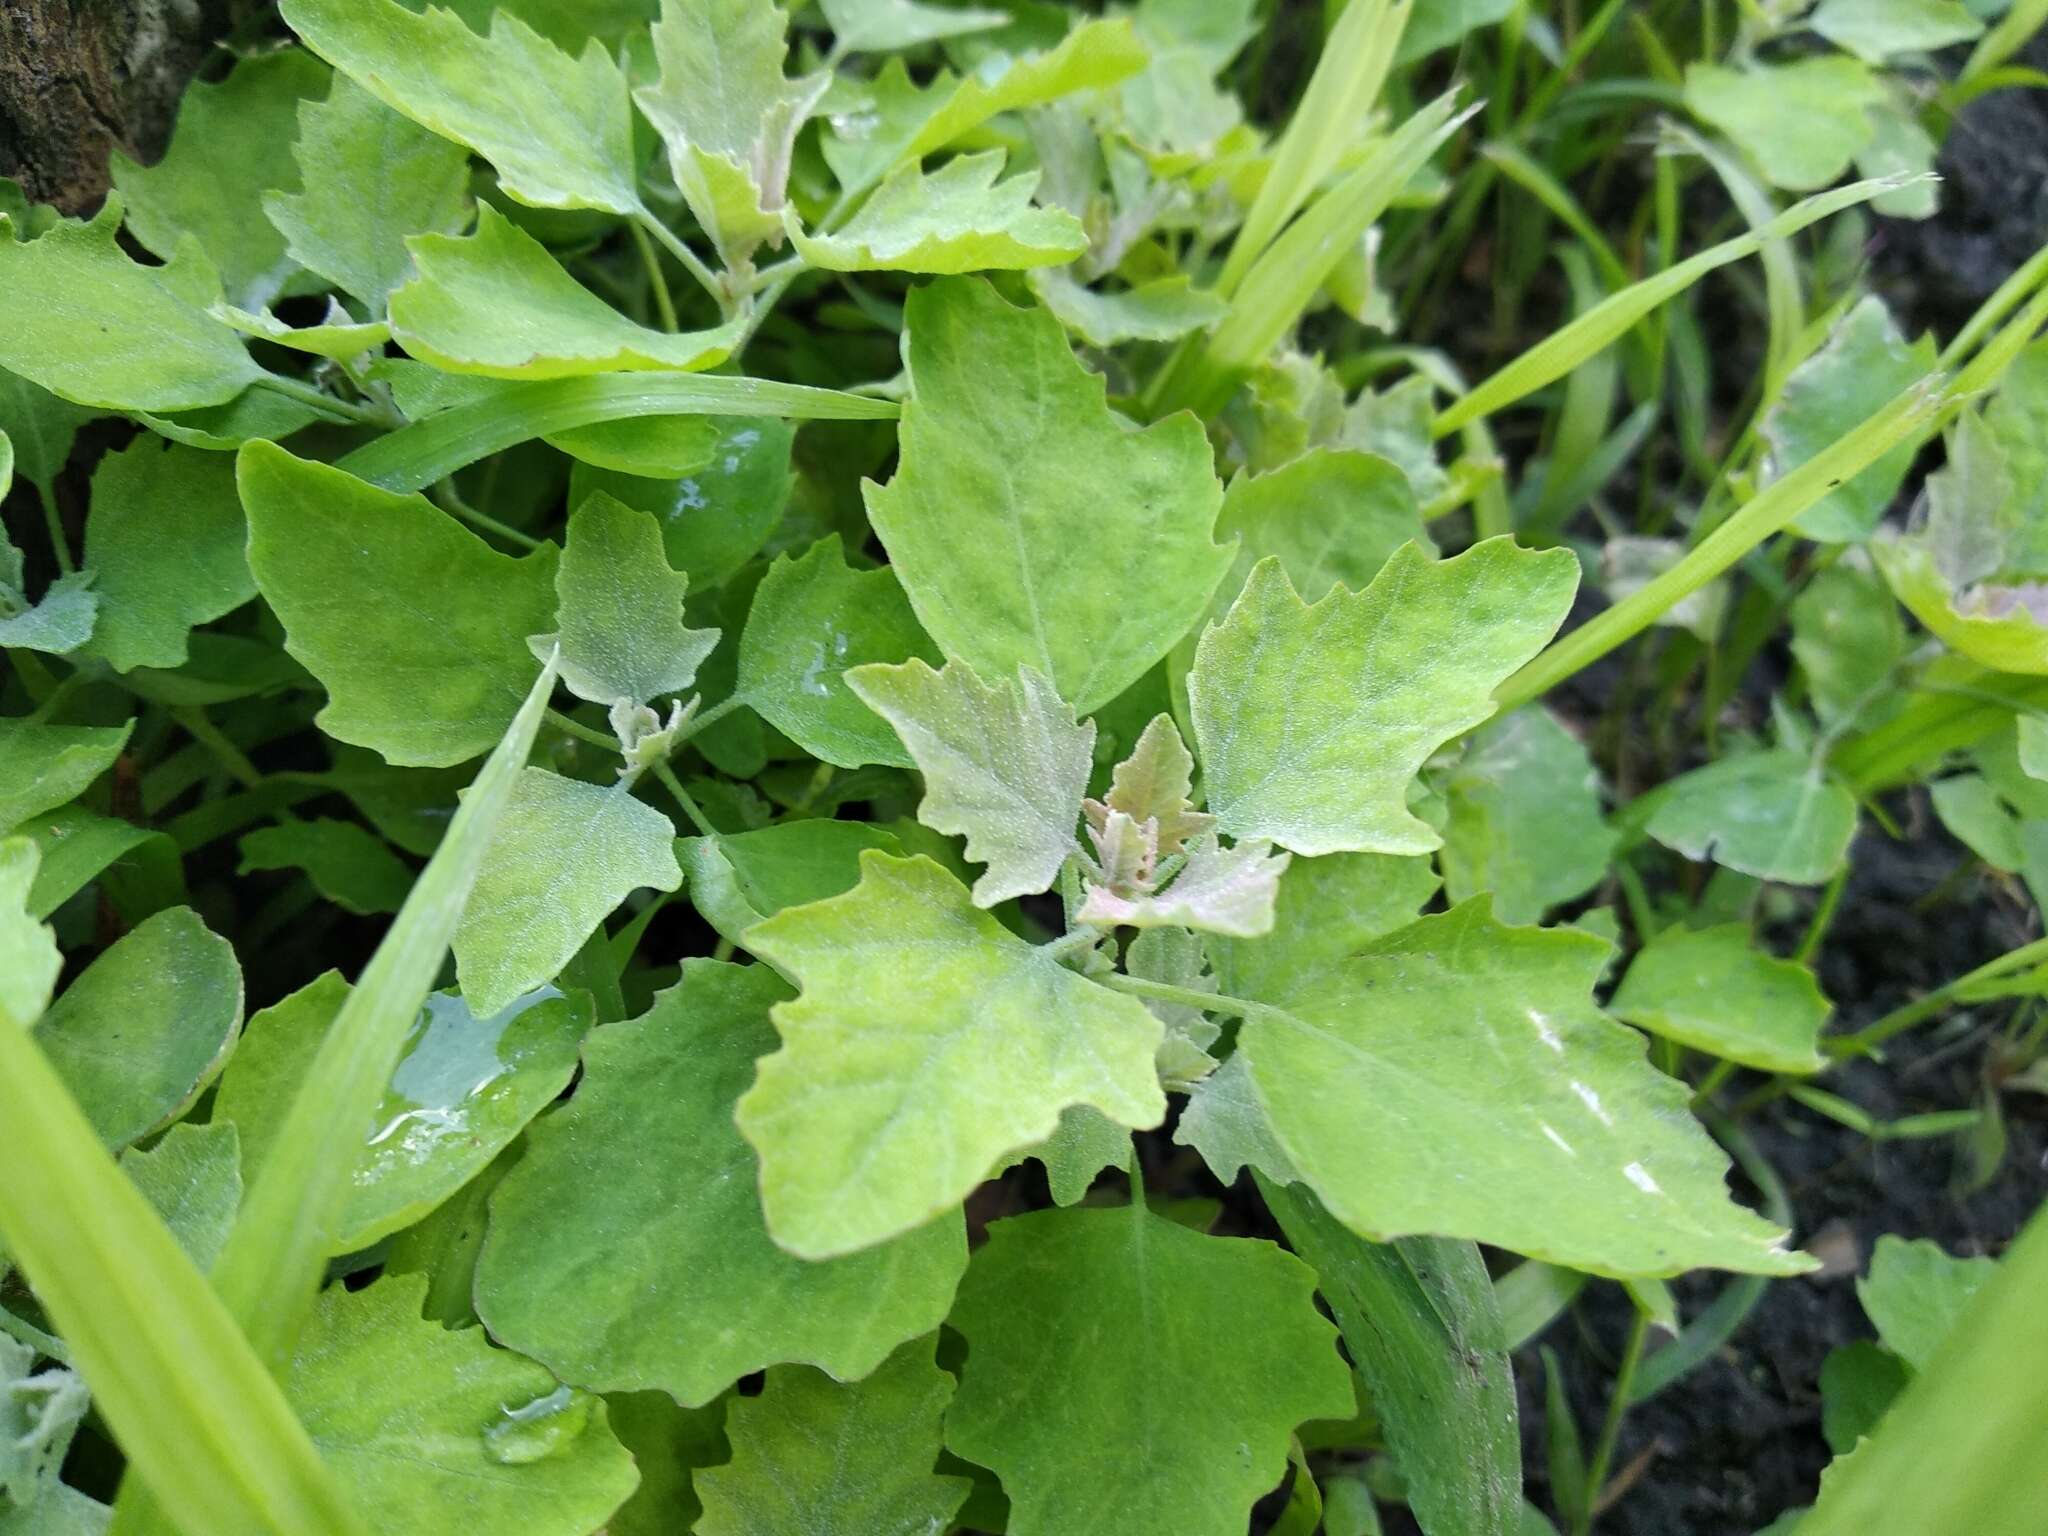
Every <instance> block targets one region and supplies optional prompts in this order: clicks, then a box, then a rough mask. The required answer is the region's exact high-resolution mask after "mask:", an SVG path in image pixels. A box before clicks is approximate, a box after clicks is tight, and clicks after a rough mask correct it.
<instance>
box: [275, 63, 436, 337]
mask: <svg viewBox="0 0 2048 1536" xmlns="http://www.w3.org/2000/svg"><path fill="white" fill-rule="evenodd" d="M293 154H294V156H295V158H296V159H297V161H298V166H299V180H300V182H301V183H302V184H303V190H301V191H298V192H272V193H270V194H268V195H267V196H265V198H264V200H263V209H264V212H265V213H266V214H267V215H268V216H269V218H270V222H271V223H272V224H274V225H276V226H277V229H278V231H279V232H280V233H281V234H283V236H284V237H285V242H286V249H287V250H288V251H289V252H290V253H291V257H292V259H293V260H294V261H296V262H298V264H299V265H300V266H302V267H304V268H306V269H307V270H308V271H310V272H317V273H319V274H320V276H322V277H324V278H326V279H327V280H328V281H329V282H331V283H334V284H336V285H337V286H339V287H340V288H341V289H342V291H343V292H345V293H347V294H349V295H350V296H351V297H353V298H355V299H357V300H359V301H360V302H361V303H362V304H363V305H364V306H365V308H366V309H367V310H368V312H369V313H370V314H372V315H382V314H383V313H384V304H385V300H386V299H387V298H388V297H389V296H390V293H391V290H392V289H394V288H396V287H397V286H398V285H399V284H400V283H402V282H404V281H405V279H406V277H407V275H408V274H409V273H410V272H411V271H412V253H411V252H410V251H408V250H407V249H406V248H405V239H406V236H408V235H418V234H428V233H433V234H452V233H453V232H454V231H455V230H457V229H459V228H460V227H461V226H462V224H463V223H464V221H465V219H466V218H467V215H468V212H469V155H468V154H467V153H466V152H465V151H464V149H463V147H462V146H461V145H460V144H456V143H452V142H451V141H449V140H447V139H444V138H442V137H441V136H440V135H439V134H437V133H434V132H431V131H430V130H428V129H425V128H422V127H421V126H420V125H419V124H417V123H415V122H413V121H412V119H410V118H407V117H401V116H400V115H399V114H398V113H396V112H394V111H392V110H391V109H390V108H389V107H387V106H385V105H384V103H383V102H381V101H379V100H378V99H377V98H376V97H375V96H372V95H371V94H370V93H369V92H368V91H366V90H364V89H363V88H362V87H361V86H359V85H357V84H356V83H355V82H354V81H353V80H350V79H349V78H348V77H347V76H346V75H336V76H335V77H334V84H333V86H332V87H331V88H330V89H329V90H328V92H327V99H326V100H325V101H317V102H315V101H309V102H305V103H302V104H301V105H300V107H299V137H298V143H297V145H296V147H295V148H294V150H293Z"/></svg>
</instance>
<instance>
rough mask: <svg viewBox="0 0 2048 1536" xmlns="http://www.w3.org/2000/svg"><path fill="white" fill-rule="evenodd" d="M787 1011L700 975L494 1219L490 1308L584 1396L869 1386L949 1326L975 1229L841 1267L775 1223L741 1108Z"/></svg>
mask: <svg viewBox="0 0 2048 1536" xmlns="http://www.w3.org/2000/svg"><path fill="white" fill-rule="evenodd" d="M787 996H789V989H788V988H787V987H786V986H784V985H783V984H782V983H781V982H780V981H778V980H777V979H776V978H775V975H774V973H773V972H771V971H769V970H768V968H767V967H765V966H734V965H723V964H719V963H718V962H716V961H711V960H694V959H693V960H689V961H686V962H685V963H684V967H683V979H682V981H681V983H680V984H679V985H678V986H675V987H673V988H671V989H670V990H668V991H666V992H663V993H661V994H660V995H659V996H658V997H657V998H656V1000H655V1003H654V1006H653V1007H652V1008H651V1009H650V1010H649V1011H648V1012H647V1013H645V1014H644V1015H642V1016H641V1017H640V1018H638V1019H636V1020H634V1021H632V1022H631V1023H626V1024H607V1025H604V1026H603V1027H602V1028H600V1029H599V1030H598V1031H597V1032H596V1033H595V1034H593V1035H592V1036H591V1037H590V1039H589V1040H588V1041H587V1042H586V1044H585V1047H584V1077H583V1081H582V1084H581V1086H580V1087H579V1088H578V1089H577V1092H576V1096H575V1098H574V1099H572V1100H571V1101H570V1103H569V1105H568V1107H567V1108H565V1109H563V1110H561V1111H560V1112H558V1113H556V1114H554V1115H551V1116H549V1117H548V1118H547V1119H546V1120H544V1121H542V1122H541V1123H540V1124H539V1125H538V1126H536V1127H535V1128H534V1130H533V1132H532V1133H531V1136H530V1145H529V1149H528V1151H527V1154H526V1156H525V1157H524V1158H523V1159H522V1160H521V1161H520V1163H519V1165H518V1167H516V1168H515V1169H514V1170H513V1171H512V1173H511V1174H510V1175H509V1176H508V1177H507V1178H506V1180H505V1182H504V1183H503V1184H502V1185H500V1186H499V1189H498V1193H497V1195H496V1197H495V1199H494V1200H493V1202H492V1207H491V1227H490V1234H489V1237H488V1238H487V1240H486V1241H485V1244H484V1250H483V1256H482V1258H481V1260H480V1262H479V1265H478V1270H477V1288H476V1296H477V1304H478V1310H479V1311H480V1312H481V1313H482V1315H483V1318H484V1320H485V1322H486V1323H488V1324H489V1326H490V1329H491V1332H492V1333H493V1334H494V1335H495V1336H496V1337H498V1338H500V1339H503V1340H504V1341H505V1342H506V1343H508V1344H511V1345H513V1346H514V1347H516V1348H519V1349H522V1350H525V1351H527V1352H529V1353H531V1354H532V1355H533V1356H534V1357H535V1358H537V1359H539V1360H542V1361H545V1362H546V1363H547V1364H548V1365H549V1366H550V1367H551V1368H552V1369H554V1370H555V1372H556V1373H557V1374H559V1375H560V1376H562V1377H563V1378H564V1379H566V1380H568V1381H572V1382H576V1383H578V1384H580V1385H583V1386H587V1387H592V1388H595V1389H600V1390H604V1391H619V1390H629V1391H630V1390H639V1389H643V1388H660V1389H661V1390H662V1391H665V1392H668V1393H670V1394H671V1395H673V1396H674V1397H675V1398H677V1399H678V1400H680V1401H681V1402H683V1403H685V1404H700V1403H706V1402H709V1401H711V1400H712V1399H713V1398H715V1397H717V1396H718V1394H719V1393H721V1392H723V1391H724V1390H725V1389H726V1388H727V1387H728V1386H730V1385H731V1384H732V1383H733V1382H734V1381H736V1380H737V1379H739V1378H740V1377H741V1376H744V1375H746V1374H748V1373H749V1372H752V1371H757V1370H760V1369H761V1368H763V1367H764V1366H773V1365H779V1364H782V1363H784V1362H790V1361H794V1362H801V1363H804V1364H808V1365H815V1366H818V1367H819V1368H821V1369H823V1370H827V1371H830V1372H831V1373H832V1374H833V1375H835V1376H838V1377H840V1378H842V1379H845V1380H853V1379H856V1378H858V1377H861V1376H865V1375H867V1374H868V1373H869V1372H870V1371H873V1370H874V1369H875V1368H876V1367H877V1366H878V1365H881V1363H882V1361H883V1360H884V1359H885V1357H887V1356H888V1354H889V1352H890V1351H891V1350H892V1349H894V1348H895V1347H896V1346H897V1345H898V1344H901V1343H902V1342H903V1341H904V1340H905V1339H909V1338H915V1337H916V1336H918V1335H919V1334H922V1333H926V1332H929V1331H930V1330H931V1329H933V1328H935V1327H937V1326H938V1323H939V1321H940V1319H941V1318H943V1317H944V1316H945V1314H946V1310H947V1308H948V1307H949V1306H950V1305H951V1302H952V1298H953V1290H954V1287H955V1286H956V1285H957V1283H958V1282H959V1278H960V1274H961V1271H962V1270H963V1269H964V1267H965V1265H966V1257H967V1245H966V1239H965V1235H964V1232H963V1229H962V1225H961V1221H960V1218H959V1216H958V1214H957V1213H956V1214H952V1215H948V1216H944V1217H942V1218H940V1219H939V1220H937V1221H934V1222H931V1223H929V1224H927V1225H925V1226H923V1227H921V1228H919V1229H918V1230H917V1231H915V1232H912V1233H909V1234H907V1235H905V1236H903V1237H901V1238H899V1239H897V1240H896V1241H895V1242H892V1243H889V1244H887V1245H885V1246H883V1247H880V1248H874V1249H871V1250H869V1251H867V1252H865V1253H859V1254H853V1255H849V1256H847V1257H844V1258H837V1259H831V1260H828V1261H826V1262H824V1263H811V1262H808V1261H806V1260H804V1259H800V1258H795V1257H792V1256H791V1255H790V1254H788V1253H785V1252H784V1251H783V1250H782V1249H781V1248H779V1247H777V1246H776V1245H775V1244H774V1243H773V1242H772V1241H770V1239H769V1236H768V1231H767V1228H766V1227H765V1226H764V1225H763V1224H762V1218H761V1201H760V1199H759V1197H758V1196H757V1195H756V1192H755V1190H756V1173H755V1162H754V1153H753V1150H752V1149H751V1148H750V1147H748V1145H747V1144H746V1142H744V1141H742V1140H741V1139H740V1133H739V1131H738V1130H737V1129H736V1128H735V1126H734V1124H733V1103H734V1101H735V1100H736V1099H738V1098H739V1096H740V1093H741V1091H742V1090H743V1089H744V1088H745V1087H746V1086H747V1084H748V1083H749V1082H750V1081H751V1080H752V1078H753V1075H754V1062H755V1058H756V1057H758V1056H761V1055H764V1054H766V1053H767V1052H768V1051H770V1050H772V1049H773V1048H774V1045H775V1035H774V1031H773V1030H772V1029H771V1028H770V1027H769V1024H768V1007H769V1004H770V1003H772V1002H774V1001H776V1000H777V999H779V998H785V997H787ZM983 1171H985V1170H983Z"/></svg>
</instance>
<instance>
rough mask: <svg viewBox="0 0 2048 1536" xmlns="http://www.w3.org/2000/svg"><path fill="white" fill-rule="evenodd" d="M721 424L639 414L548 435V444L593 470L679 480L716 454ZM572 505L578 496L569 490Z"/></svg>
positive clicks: (649, 478)
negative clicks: (641, 415) (625, 418)
mask: <svg viewBox="0 0 2048 1536" xmlns="http://www.w3.org/2000/svg"><path fill="white" fill-rule="evenodd" d="M719 426H720V424H719V423H718V422H716V421H712V420H710V419H709V418H706V417H702V416H643V417H641V418H640V419H638V420H636V421H601V422H599V423H598V424H597V425H596V426H593V427H571V428H570V429H569V430H568V431H566V432H554V433H550V434H549V436H548V439H547V443H548V446H549V447H550V448H559V449H560V450H561V451H562V452H563V453H566V454H568V455H569V457H570V458H572V459H577V460H580V461H581V462H582V463H584V464H588V465H591V466H592V467H593V468H596V469H608V470H611V471H612V472H614V473H615V474H621V475H632V476H634V477H635V478H644V479H648V480H680V479H682V478H683V477H684V476H686V475H694V474H696V473H697V472H698V471H699V470H702V469H704V468H706V467H707V466H709V465H710V464H711V462H712V461H713V460H714V459H715V458H716V457H717V455H718V448H719ZM569 499H570V501H571V502H572V503H576V502H581V501H582V499H583V498H582V497H580V496H578V495H576V494H575V491H574V489H573V488H572V489H571V491H570V496H569Z"/></svg>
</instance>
